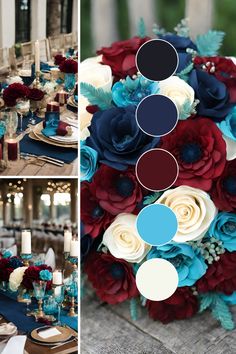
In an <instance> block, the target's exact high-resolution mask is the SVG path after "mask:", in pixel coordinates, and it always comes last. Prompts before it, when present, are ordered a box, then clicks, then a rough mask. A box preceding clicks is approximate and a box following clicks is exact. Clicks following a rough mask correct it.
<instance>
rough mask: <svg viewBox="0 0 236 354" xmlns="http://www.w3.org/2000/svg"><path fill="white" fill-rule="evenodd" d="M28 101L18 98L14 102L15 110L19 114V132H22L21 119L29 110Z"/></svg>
mask: <svg viewBox="0 0 236 354" xmlns="http://www.w3.org/2000/svg"><path fill="white" fill-rule="evenodd" d="M29 109H30V102H29V100H24V99H22V100H19V101H18V102H17V104H16V111H17V113H19V115H20V132H23V126H22V119H23V116H24V115H25V114H27V113H28V112H29Z"/></svg>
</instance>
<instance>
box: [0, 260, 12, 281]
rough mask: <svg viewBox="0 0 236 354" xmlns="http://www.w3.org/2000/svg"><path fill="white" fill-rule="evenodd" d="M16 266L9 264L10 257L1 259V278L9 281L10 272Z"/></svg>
mask: <svg viewBox="0 0 236 354" xmlns="http://www.w3.org/2000/svg"><path fill="white" fill-rule="evenodd" d="M13 270H14V268H13V267H10V265H9V258H2V259H0V280H1V281H9V277H10V274H11V273H12V272H13Z"/></svg>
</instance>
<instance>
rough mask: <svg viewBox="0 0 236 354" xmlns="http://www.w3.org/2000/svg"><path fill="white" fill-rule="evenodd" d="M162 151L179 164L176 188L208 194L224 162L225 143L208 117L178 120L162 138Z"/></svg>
mask: <svg viewBox="0 0 236 354" xmlns="http://www.w3.org/2000/svg"><path fill="white" fill-rule="evenodd" d="M162 148H163V149H166V150H167V151H169V152H171V153H172V154H173V155H174V156H175V158H176V159H177V162H178V165H179V176H178V179H177V181H176V183H175V185H176V186H180V185H187V186H191V187H195V188H200V189H203V190H205V191H208V190H209V189H210V188H211V186H212V180H214V179H216V178H217V177H219V176H220V175H221V173H222V171H223V170H224V166H225V163H226V144H225V141H224V139H223V138H222V133H221V131H220V130H219V129H218V127H217V126H216V124H215V123H214V122H212V121H211V120H210V119H207V118H197V119H188V120H185V121H180V122H179V123H178V124H177V126H176V128H175V129H174V130H173V131H172V132H171V133H170V134H167V135H166V136H164V137H163V138H162Z"/></svg>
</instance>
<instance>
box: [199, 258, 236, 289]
mask: <svg viewBox="0 0 236 354" xmlns="http://www.w3.org/2000/svg"><path fill="white" fill-rule="evenodd" d="M196 287H197V290H198V291H199V292H200V293H206V292H208V291H217V292H222V293H224V294H227V295H231V294H232V293H233V292H234V291H236V252H225V253H224V254H222V255H221V256H220V260H219V261H217V262H214V263H212V264H211V265H209V267H208V269H207V271H206V273H205V275H204V276H203V277H202V278H201V279H199V280H198V281H197V283H196Z"/></svg>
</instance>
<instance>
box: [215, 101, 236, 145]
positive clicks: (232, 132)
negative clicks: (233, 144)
mask: <svg viewBox="0 0 236 354" xmlns="http://www.w3.org/2000/svg"><path fill="white" fill-rule="evenodd" d="M217 125H218V127H219V128H220V130H221V131H222V133H223V134H224V135H225V136H227V137H228V138H230V139H232V140H234V141H236V106H234V108H233V109H232V111H231V112H230V113H229V114H228V115H227V116H226V118H225V119H224V120H222V121H221V122H220V123H218V124H217Z"/></svg>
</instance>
